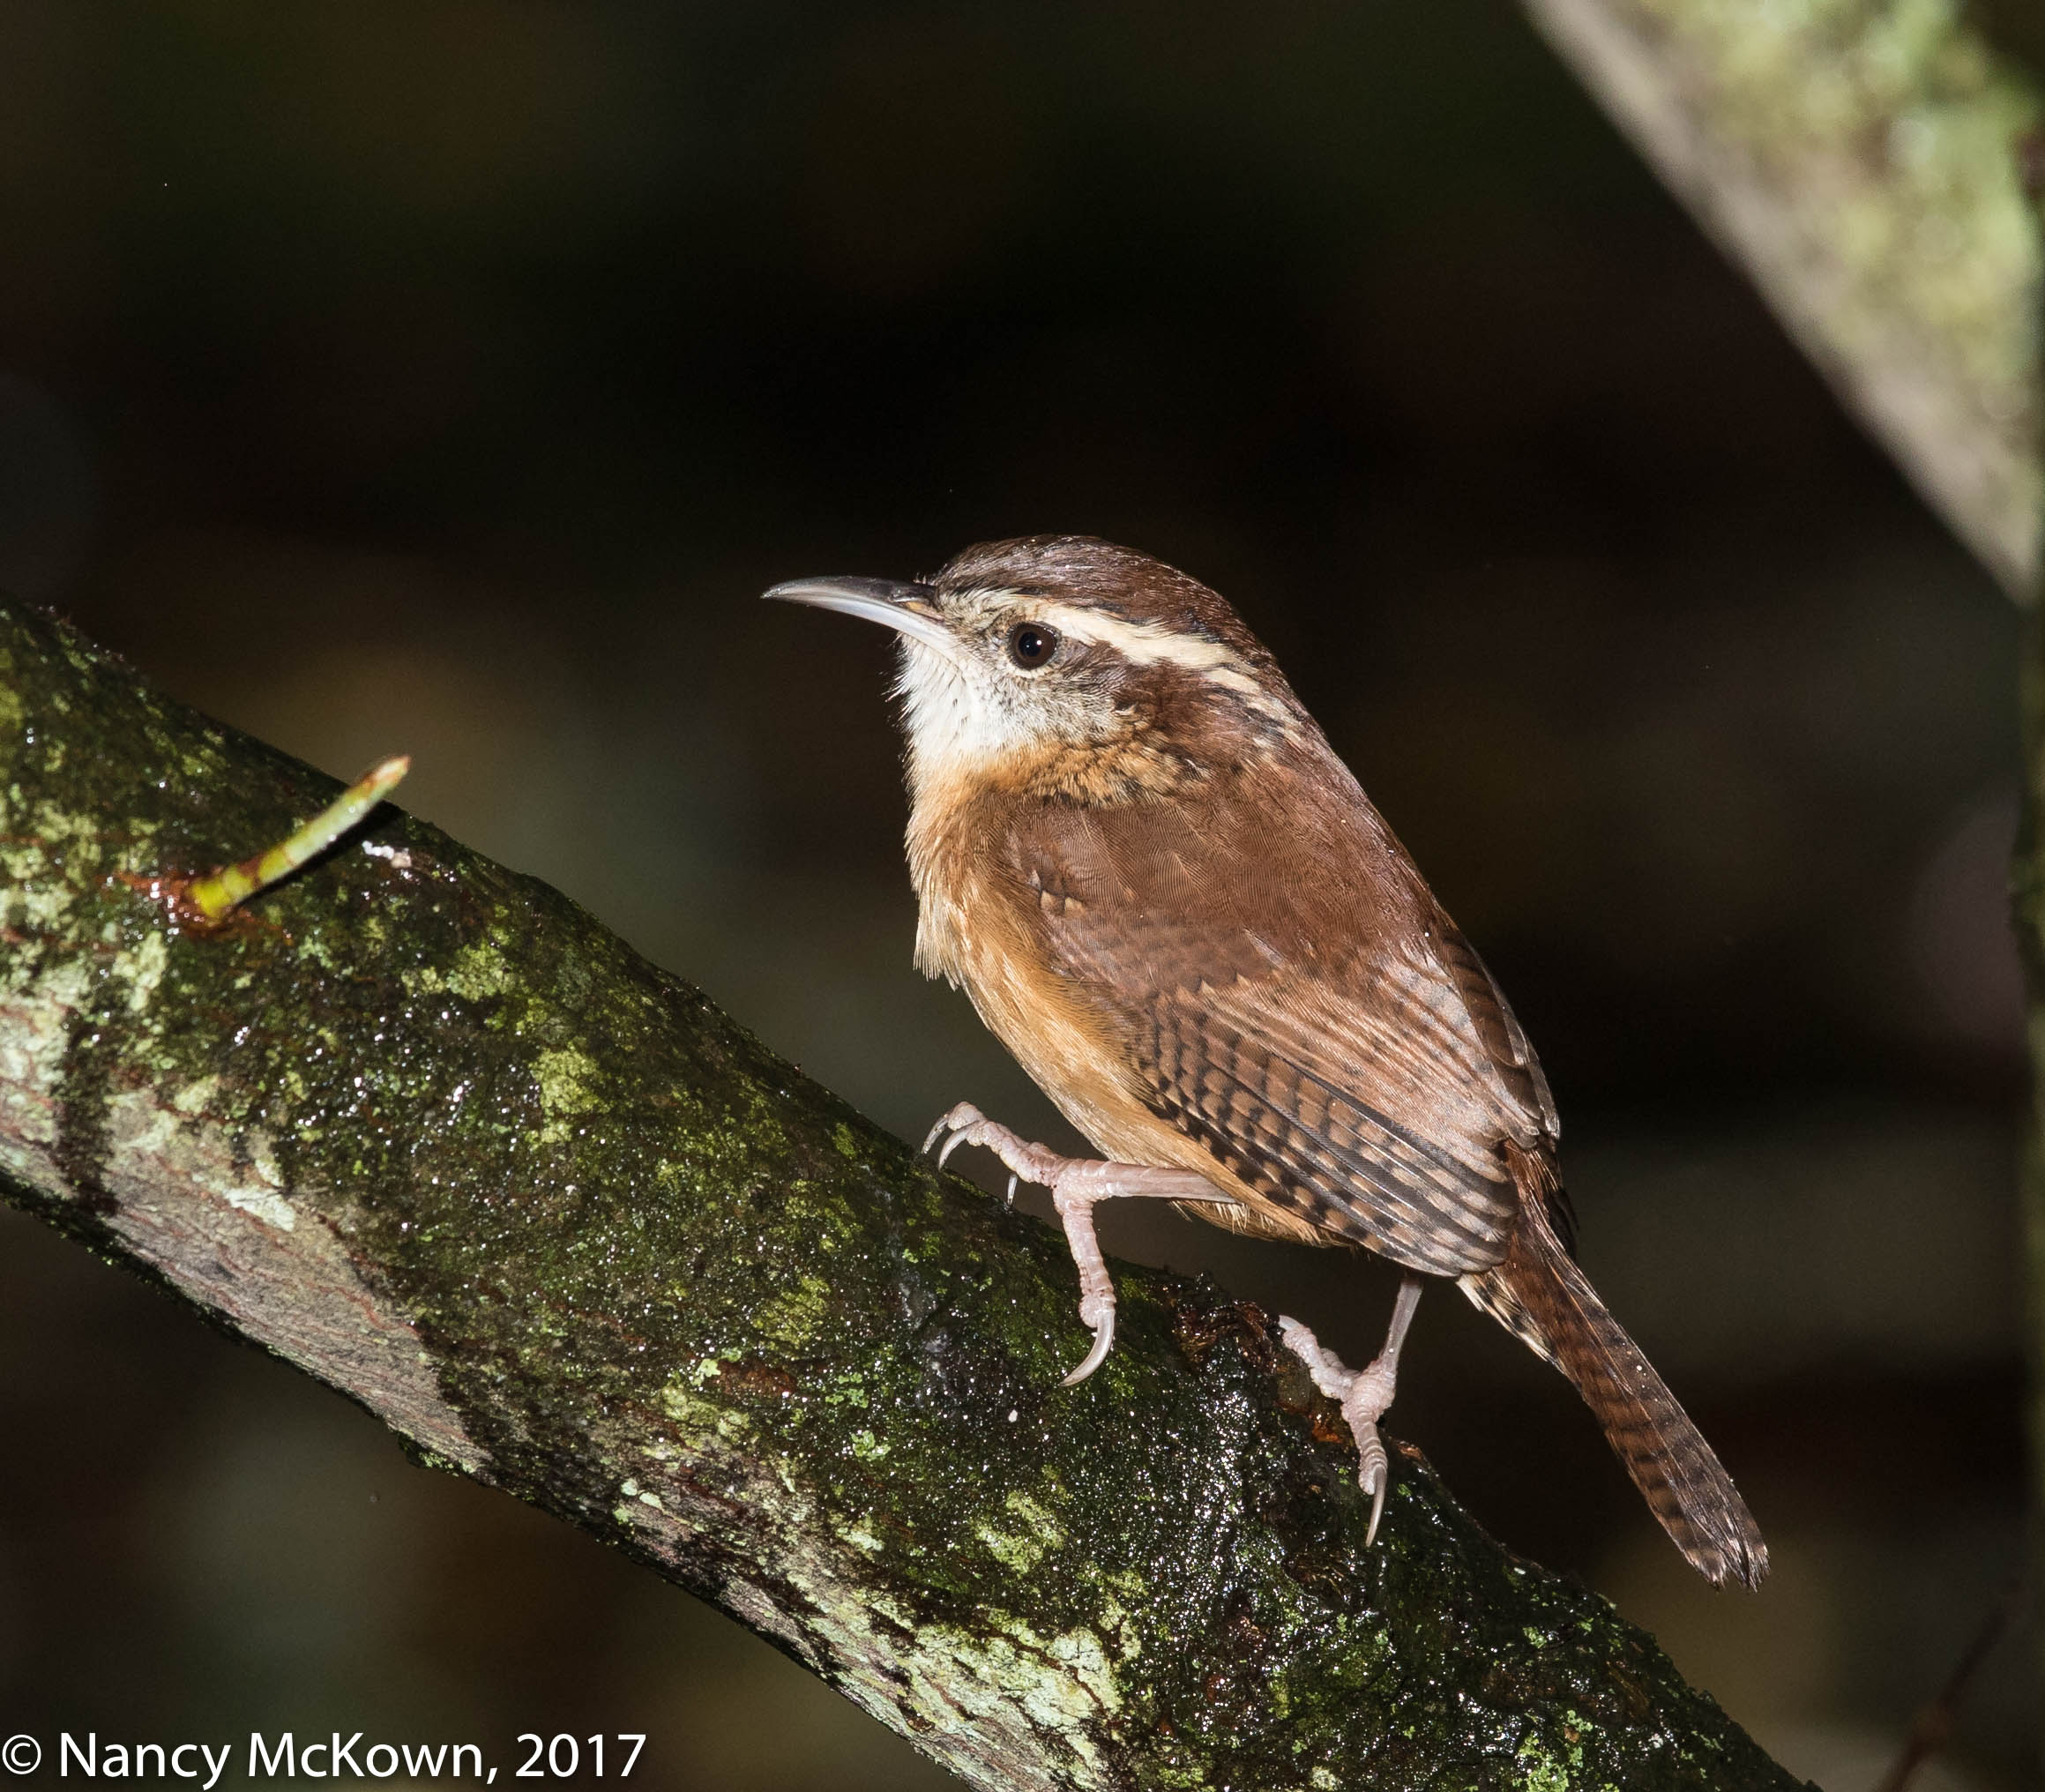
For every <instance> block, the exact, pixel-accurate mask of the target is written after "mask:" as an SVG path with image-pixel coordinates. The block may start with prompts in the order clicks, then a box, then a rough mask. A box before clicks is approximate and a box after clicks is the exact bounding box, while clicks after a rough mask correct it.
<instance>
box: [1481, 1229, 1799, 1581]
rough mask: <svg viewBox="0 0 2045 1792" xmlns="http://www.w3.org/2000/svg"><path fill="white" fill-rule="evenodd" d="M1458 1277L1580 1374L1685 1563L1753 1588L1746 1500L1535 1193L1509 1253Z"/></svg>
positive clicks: (1516, 1330)
mask: <svg viewBox="0 0 2045 1792" xmlns="http://www.w3.org/2000/svg"><path fill="white" fill-rule="evenodd" d="M1529 1192H1531V1191H1529ZM1462 1287H1463V1291H1464V1293H1466V1294H1467V1295H1469V1297H1470V1298H1471V1299H1472V1300H1473V1301H1474V1302H1475V1303H1477V1304H1478V1305H1479V1306H1481V1307H1482V1308H1483V1309H1484V1310H1486V1311H1487V1312H1489V1313H1490V1314H1491V1315H1492V1317H1493V1318H1496V1319H1497V1320H1498V1321H1499V1322H1500V1323H1501V1324H1502V1325H1504V1326H1505V1327H1506V1329H1507V1330H1508V1331H1510V1332H1511V1333H1513V1334H1514V1335H1515V1336H1517V1337H1518V1338H1519V1339H1520V1340H1522V1341H1523V1342H1525V1343H1526V1345H1528V1346H1529V1347H1530V1348H1532V1349H1534V1351H1535V1352H1537V1353H1538V1354H1539V1355H1542V1356H1545V1357H1546V1358H1547V1359H1548V1360H1549V1362H1550V1363H1554V1364H1555V1366H1556V1368H1557V1369H1559V1370H1562V1372H1563V1373H1564V1375H1566V1376H1568V1377H1569V1378H1570V1380H1571V1381H1572V1382H1573V1383H1575V1384H1576V1388H1577V1392H1578V1393H1580V1394H1582V1395H1583V1397H1584V1400H1585V1403H1586V1405H1587V1406H1588V1407H1590V1409H1591V1410H1592V1412H1593V1413H1594V1414H1596V1415H1597V1419H1598V1422H1599V1423H1600V1424H1601V1425H1602V1426H1603V1427H1604V1430H1605V1437H1606V1438H1607V1440H1608V1442H1609V1443H1610V1444H1611V1446H1612V1448H1613V1450H1614V1452H1616V1454H1617V1456H1618V1458H1619V1460H1620V1461H1622V1462H1623V1463H1624V1464H1625V1465H1626V1472H1627V1473H1628V1474H1629V1475H1631V1476H1632V1477H1633V1484H1634V1486H1636V1487H1638V1489H1639V1490H1640V1492H1641V1494H1642V1496H1643V1497H1645V1498H1646V1501H1647V1505H1648V1506H1649V1508H1650V1510H1652V1511H1653V1513H1654V1516H1655V1517H1656V1518H1657V1519H1661V1527H1662V1529H1664V1530H1665V1531H1667V1532H1668V1534H1669V1536H1670V1537H1671V1538H1672V1539H1674V1541H1675V1543H1676V1548H1677V1549H1681V1550H1682V1551H1683V1554H1684V1556H1686V1557H1688V1558H1689V1559H1690V1563H1691V1564H1692V1565H1693V1566H1695V1567H1696V1568H1697V1569H1698V1572H1700V1573H1702V1574H1703V1575H1704V1577H1705V1579H1707V1580H1709V1581H1710V1582H1711V1583H1712V1584H1713V1586H1714V1587H1720V1586H1723V1585H1724V1584H1725V1583H1726V1582H1727V1581H1728V1580H1739V1581H1742V1582H1743V1583H1744V1584H1745V1585H1747V1586H1749V1587H1755V1586H1758V1585H1759V1584H1760V1580H1761V1577H1762V1576H1763V1575H1764V1574H1765V1573H1766V1572H1768V1548H1767V1545H1766V1544H1765V1543H1764V1542H1762V1541H1761V1532H1760V1528H1759V1527H1758V1526H1757V1525H1756V1524H1755V1522H1754V1516H1753V1514H1752V1513H1751V1512H1749V1511H1748V1510H1747V1503H1746V1501H1745V1500H1743V1499H1742V1498H1741V1497H1740V1490H1739V1489H1737V1488H1736V1487H1735V1486H1734V1485H1733V1479H1732V1476H1731V1475H1728V1474H1727V1473H1726V1471H1725V1468H1724V1467H1723V1465H1722V1464H1720V1461H1719V1459H1718V1457H1717V1456H1716V1455H1714V1454H1713V1452H1712V1446H1711V1445H1709V1444H1707V1443H1705V1440H1704V1434H1703V1433H1702V1432H1700V1431H1699V1430H1698V1428H1697V1427H1696V1426H1695V1425H1693V1424H1692V1423H1691V1422H1690V1415H1688V1414H1687V1413H1685V1412H1684V1411H1683V1408H1682V1407H1681V1406H1679V1405H1678V1404H1677V1403H1676V1396H1675V1395H1674V1394H1672V1393H1669V1391H1668V1387H1667V1386H1666V1385H1664V1384H1663V1382H1662V1379H1661V1377H1660V1376H1659V1375H1657V1374H1655V1372H1654V1370H1653V1368H1651V1367H1650V1366H1649V1364H1648V1362H1647V1359H1646V1357H1645V1356H1643V1355H1641V1354H1640V1349H1639V1347H1638V1345H1636V1344H1635V1343H1634V1342H1633V1340H1631V1338H1629V1337H1628V1336H1627V1335H1626V1333H1625V1332H1624V1330H1623V1328H1622V1327H1621V1326H1620V1325H1619V1322H1618V1321H1617V1320H1616V1319H1615V1318H1613V1317H1612V1316H1611V1314H1610V1313H1608V1311H1606V1310H1605V1303H1603V1302H1602V1301H1601V1300H1600V1299H1599V1298H1598V1296H1597V1293H1596V1291H1595V1290H1594V1289H1593V1288H1592V1287H1591V1285H1590V1283H1589V1281H1586V1279H1585V1276H1584V1273H1583V1272H1582V1271H1581V1270H1580V1269H1579V1268H1578V1267H1577V1266H1576V1264H1575V1262H1574V1261H1573V1260H1572V1259H1571V1257H1570V1254H1569V1253H1568V1251H1565V1250H1564V1248H1563V1246H1562V1243H1561V1241H1560V1240H1558V1239H1557V1238H1556V1236H1555V1232H1554V1228H1552V1227H1551V1226H1550V1225H1549V1221H1548V1216H1547V1213H1546V1211H1545V1208H1544V1206H1543V1203H1542V1202H1541V1200H1540V1199H1538V1198H1534V1199H1523V1201H1522V1218H1521V1222H1520V1224H1519V1228H1517V1230H1516V1232H1515V1234H1514V1237H1513V1242H1512V1246H1511V1251H1509V1252H1508V1254H1507V1256H1506V1258H1505V1260H1504V1262H1503V1263H1501V1264H1499V1265H1498V1266H1496V1268H1493V1269H1487V1270H1483V1271H1481V1272H1479V1273H1475V1274H1474V1275H1467V1276H1464V1277H1463V1278H1462Z"/></svg>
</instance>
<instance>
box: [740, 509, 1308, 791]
mask: <svg viewBox="0 0 2045 1792" xmlns="http://www.w3.org/2000/svg"><path fill="white" fill-rule="evenodd" d="M767 596H769V597H771V598H779V599H782V600H785V601H790V602H795V603H808V604H814V605H816V606H817V607H818V608H819V609H836V610H843V611H845V612H846V613H847V615H850V616H864V617H866V618H867V619H868V620H869V621H872V622H877V623H885V624H886V625H887V626H888V627H889V628H892V629H893V630H894V631H896V633H897V634H898V635H899V636H900V638H901V644H902V661H901V671H900V673H899V676H898V678H897V680H896V684H895V690H896V693H897V694H898V695H899V697H900V698H902V720H903V726H904V728H905V729H906V731H907V735H908V744H909V771H910V782H911V785H912V787H913V788H914V789H915V791H916V792H917V794H918V795H919V796H920V795H922V794H923V793H924V792H925V791H926V790H927V789H929V788H932V787H934V786H937V785H947V786H949V785H952V784H954V783H955V782H957V781H960V780H963V781H967V782H993V783H996V784H1000V785H1003V786H1005V787H1007V788H1024V789H1031V790H1034V791H1036V792H1037V793H1038V794H1041V795H1055V796H1063V797H1066V798H1069V799H1071V800H1078V801H1122V800H1129V799H1130V798H1132V797H1138V796H1140V795H1145V794H1146V793H1147V794H1153V795H1155V794H1162V793H1163V792H1165V791H1167V790H1169V789H1173V788H1180V787H1182V786H1183V784H1184V783H1186V782H1187V781H1188V780H1199V779H1202V778H1205V777H1206V776H1208V775H1211V774H1212V773H1214V772H1217V771H1220V770H1223V769H1226V768H1228V767H1229V766H1233V765H1241V764H1243V763H1244V762H1246V761H1248V760H1250V759H1252V758H1258V757H1260V756H1263V755H1267V754H1269V753H1271V752H1272V751H1273V750H1276V749H1277V748H1278V747H1280V745H1282V744H1284V743H1287V742H1288V741H1291V740H1294V739H1295V738H1297V737H1298V736H1299V735H1301V734H1302V732H1303V731H1305V730H1310V729H1311V728H1312V723H1311V722H1310V721H1309V720H1308V719H1307V716H1306V713H1305V712H1304V711H1303V710H1302V708H1301V707H1300V705H1299V702H1298V699H1297V698H1295V697H1294V696H1293V694H1292V691H1291V688H1290V687H1289V686H1288V685H1287V683H1286V682H1285V677H1284V675H1283V674H1281V673H1280V671H1279V669H1278V667H1277V664H1276V662H1275V661H1273V659H1272V657H1271V655H1270V653H1268V652H1267V651H1266V650H1265V647H1264V646H1263V644H1262V643H1261V642H1259V641H1258V639H1257V638H1256V637H1255V636H1254V635H1252V634H1251V633H1250V631H1249V630H1248V629H1246V628H1245V627H1243V623H1242V621H1241V620H1240V618H1238V617H1237V616H1236V615H1235V611H1234V610H1233V609H1230V608H1229V607H1228V604H1227V603H1226V602H1225V601H1223V600H1222V599H1221V598H1220V597H1219V596H1218V595H1216V594H1214V593H1213V592H1212V591H1210V590H1208V589H1207V587H1206V586H1204V585H1202V584H1200V583H1199V582H1198V580H1196V579H1189V578H1188V577H1187V576H1186V575H1185V574H1184V573H1183V572H1179V571H1175V570H1174V569H1173V568H1171V567H1169V566H1167V565H1165V564H1162V563H1161V562H1160V561H1156V560H1153V559H1151V558H1149V557H1148V556H1146V555H1142V554H1138V553H1134V552H1132V551H1131V549H1127V548H1117V547H1114V546H1112V545H1110V544H1109V543H1108V542H1106V541H1095V540H1093V539H1092V538H1091V537H1089V536H1085V535H1030V536H1026V537H1024V538H1022V539H1021V540H1019V541H995V542H989V543H986V544H983V545H981V546H979V547H974V548H968V549H966V550H965V552H963V553H961V554H959V555H957V556H954V557H953V558H952V560H951V561H950V562H948V563H947V564H945V565H944V567H943V568H942V569H941V570H940V571H938V572H937V575H936V576H935V577H934V578H932V579H929V580H927V581H921V582H917V583H902V584H898V583H896V582H894V581H892V580H888V579H793V580H791V581H789V582H788V583H787V584H785V585H777V586H774V588H773V589H772V591H770V592H768V593H767Z"/></svg>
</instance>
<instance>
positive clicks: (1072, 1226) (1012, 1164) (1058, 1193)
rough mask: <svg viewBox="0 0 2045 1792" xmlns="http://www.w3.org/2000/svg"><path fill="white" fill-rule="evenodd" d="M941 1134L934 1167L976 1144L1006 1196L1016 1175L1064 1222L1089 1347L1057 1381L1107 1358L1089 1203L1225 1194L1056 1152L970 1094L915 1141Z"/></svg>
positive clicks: (1109, 1317) (1106, 1293)
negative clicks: (995, 1164)
mask: <svg viewBox="0 0 2045 1792" xmlns="http://www.w3.org/2000/svg"><path fill="white" fill-rule="evenodd" d="M939 1139H943V1140H944V1144H943V1146H940V1147H939V1149H938V1152H937V1163H938V1167H939V1168H940V1169H942V1168H943V1167H944V1161H945V1160H946V1159H947V1158H949V1157H950V1156H951V1155H952V1153H953V1152H954V1151H956V1150H957V1149H958V1148H959V1146H961V1145H978V1146H983V1147H985V1148H986V1149H987V1150H989V1151H991V1152H992V1153H993V1154H995V1155H996V1157H998V1158H999V1159H1000V1160H1001V1161H1002V1162H1003V1163H1004V1164H1006V1165H1007V1166H1008V1172H1009V1178H1008V1198H1009V1200H1010V1201H1011V1203H1012V1202H1013V1201H1014V1199H1015V1185H1016V1182H1017V1180H1018V1179H1020V1180H1022V1181H1024V1182H1026V1183H1037V1184H1039V1185H1040V1186H1041V1187H1043V1188H1047V1189H1049V1191H1051V1205H1052V1206H1054V1207H1055V1208H1056V1209H1057V1213H1058V1219H1059V1221H1061V1223H1062V1224H1063V1225H1064V1228H1065V1242H1066V1243H1067V1244H1069V1245H1070V1246H1071V1251H1072V1261H1073V1263H1074V1264H1075V1265H1077V1266H1078V1271H1079V1318H1080V1322H1081V1323H1082V1324H1083V1325H1086V1327H1087V1329H1088V1330H1089V1331H1091V1332H1092V1333H1093V1348H1092V1349H1091V1350H1089V1351H1088V1352H1087V1353H1086V1357H1085V1358H1084V1359H1083V1360H1082V1361H1081V1362H1080V1363H1079V1365H1078V1367H1077V1368H1076V1369H1074V1370H1072V1372H1071V1374H1070V1375H1068V1376H1067V1377H1066V1378H1065V1379H1064V1386H1066V1387H1071V1386H1072V1385H1075V1384H1076V1383H1078V1382H1082V1381H1084V1380H1086V1378H1087V1377H1088V1376H1090V1375H1091V1374H1093V1371H1094V1370H1096V1369H1098V1368H1100V1367H1101V1364H1102V1363H1104V1362H1106V1361H1107V1359H1108V1352H1109V1351H1110V1350H1112V1349H1113V1348H1115V1283H1114V1281H1113V1279H1112V1278H1111V1277H1110V1276H1109V1275H1108V1259H1107V1258H1105V1257H1103V1256H1102V1255H1101V1242H1100V1240H1099V1239H1098V1238H1096V1237H1095V1236H1094V1234H1093V1206H1094V1203H1095V1202H1097V1201H1112V1200H1121V1199H1125V1198H1139V1197H1149V1198H1156V1199H1161V1200H1168V1201H1223V1200H1227V1199H1228V1196H1226V1195H1224V1194H1222V1193H1221V1192H1220V1191H1219V1190H1217V1189H1216V1188H1215V1187H1214V1185H1213V1183H1210V1182H1208V1181H1207V1180H1206V1178H1205V1176H1199V1175H1197V1174H1196V1173H1195V1172H1193V1171H1191V1170H1183V1169H1158V1168H1156V1167H1155V1166H1153V1165H1149V1164H1139V1163H1115V1162H1111V1161H1107V1160H1105V1159H1101V1158H1087V1157H1064V1156H1062V1155H1061V1154H1058V1153H1057V1152H1055V1151H1053V1150H1052V1149H1051V1148H1050V1146H1048V1145H1033V1144H1031V1143H1030V1142H1029V1141H1028V1140H1027V1139H1023V1138H1022V1137H1020V1136H1019V1134H1017V1133H1015V1132H1012V1131H1010V1130H1009V1129H1008V1128H1007V1127H1005V1126H1004V1125H1002V1124H1000V1123H999V1122H997V1121H994V1120H989V1118H988V1117H987V1116H986V1115H984V1114H982V1113H981V1111H980V1109H977V1108H975V1107H974V1105H973V1104H972V1102H970V1101H961V1102H959V1105H958V1106H957V1107H956V1108H954V1109H952V1111H951V1112H950V1113H948V1114H947V1115H945V1116H944V1118H943V1119H942V1120H940V1121H938V1123H937V1124H936V1125H935V1126H933V1127H932V1128H931V1129H930V1134H929V1138H927V1139H924V1140H923V1149H924V1150H925V1151H929V1149H930V1147H931V1146H934V1145H937V1141H938V1140H939Z"/></svg>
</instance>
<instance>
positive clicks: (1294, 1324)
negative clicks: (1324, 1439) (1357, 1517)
mask: <svg viewBox="0 0 2045 1792" xmlns="http://www.w3.org/2000/svg"><path fill="white" fill-rule="evenodd" d="M1419 1304H1420V1281H1419V1279H1418V1278H1417V1277H1415V1276H1411V1275H1409V1276H1407V1278H1406V1279H1405V1281H1402V1282H1400V1283H1399V1298H1398V1300H1397V1302H1396V1303H1394V1305H1393V1307H1392V1325H1391V1329H1390V1330H1389V1332H1388V1333H1386V1335H1385V1339H1384V1348H1383V1349H1382V1350H1380V1351H1379V1352H1378V1353H1377V1355H1375V1356H1374V1357H1372V1358H1371V1359H1370V1363H1369V1364H1368V1365H1366V1366H1365V1367H1364V1368H1362V1369H1360V1370H1357V1369H1351V1368H1350V1367H1349V1366H1348V1365H1347V1363H1344V1362H1343V1361H1342V1359H1341V1358H1340V1356H1338V1355H1335V1353H1334V1352H1333V1351H1332V1350H1329V1349H1326V1348H1324V1347H1323V1345H1322V1343H1321V1341H1320V1340H1319V1339H1317V1338H1316V1337H1315V1336H1314V1334H1313V1333H1312V1332H1311V1331H1310V1330H1309V1329H1308V1328H1307V1327H1306V1326H1304V1325H1301V1324H1300V1322H1299V1321H1298V1320H1297V1319H1294V1318H1287V1317H1285V1316H1284V1315H1283V1314H1280V1317H1279V1321H1278V1330H1279V1335H1280V1337H1281V1338H1283V1339H1284V1340H1285V1346H1286V1348H1287V1349H1288V1350H1290V1351H1291V1352H1292V1354H1293V1355H1295V1356H1296V1357H1298V1358H1299V1360H1300V1361H1301V1362H1302V1363H1305V1364H1306V1366H1307V1373H1308V1374H1309V1375H1310V1376H1311V1377H1312V1378H1313V1381H1314V1385H1315V1386H1316V1387H1317V1388H1319V1389H1320V1391H1321V1392H1322V1393H1325V1395H1327V1397H1328V1398H1329V1399H1330V1400H1333V1401H1334V1402H1335V1403H1336V1404H1337V1405H1338V1406H1340V1407H1341V1408H1342V1416H1343V1418H1344V1419H1346V1420H1347V1422H1348V1425H1349V1435H1350V1436H1351V1437H1354V1438H1355V1440H1356V1456H1357V1465H1356V1484H1357V1485H1358V1486H1359V1487H1361V1488H1362V1490H1363V1491H1364V1492H1365V1493H1367V1494H1369V1495H1370V1529H1369V1530H1368V1531H1367V1532H1366V1533H1365V1534H1364V1537H1363V1544H1364V1547H1365V1548H1366V1549H1368V1548H1369V1547H1370V1545H1371V1544H1372V1543H1375V1542H1377V1521H1378V1520H1379V1519H1382V1518H1383V1517H1384V1496H1385V1492H1386V1490H1387V1489H1388V1488H1389V1487H1390V1485H1391V1479H1392V1475H1391V1466H1390V1463H1389V1461H1388V1460H1387V1459H1386V1457H1385V1454H1384V1438H1382V1437H1379V1436H1378V1435H1377V1422H1378V1420H1380V1419H1381V1418H1383V1417H1384V1413H1385V1409H1386V1408H1387V1407H1390V1406H1391V1404H1392V1395H1393V1394H1394V1393H1397V1392H1398V1388H1399V1348H1400V1347H1401V1346H1402V1345H1403V1344H1404V1343H1405V1342H1406V1331H1407V1326H1408V1325H1411V1324H1412V1323H1413V1310H1414V1308H1415V1307H1416V1306H1418V1305H1419Z"/></svg>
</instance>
